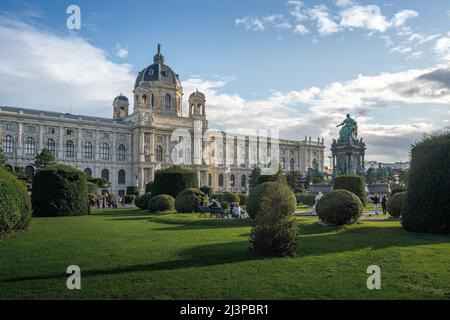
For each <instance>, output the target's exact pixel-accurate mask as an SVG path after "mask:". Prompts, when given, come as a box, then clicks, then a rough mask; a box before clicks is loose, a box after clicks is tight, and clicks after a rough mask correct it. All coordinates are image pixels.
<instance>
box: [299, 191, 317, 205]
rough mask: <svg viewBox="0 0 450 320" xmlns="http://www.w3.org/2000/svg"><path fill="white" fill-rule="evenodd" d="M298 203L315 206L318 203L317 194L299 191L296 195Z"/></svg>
mask: <svg viewBox="0 0 450 320" xmlns="http://www.w3.org/2000/svg"><path fill="white" fill-rule="evenodd" d="M295 198H296V199H297V203H298V204H300V203H301V204H304V205H307V206H308V207H313V206H314V205H315V204H316V195H315V194H313V193H306V192H304V193H297V194H296V195H295Z"/></svg>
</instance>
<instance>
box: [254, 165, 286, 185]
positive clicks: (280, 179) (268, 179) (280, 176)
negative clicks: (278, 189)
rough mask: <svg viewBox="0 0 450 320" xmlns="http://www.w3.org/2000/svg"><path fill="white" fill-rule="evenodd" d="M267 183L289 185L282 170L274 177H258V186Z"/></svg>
mask: <svg viewBox="0 0 450 320" xmlns="http://www.w3.org/2000/svg"><path fill="white" fill-rule="evenodd" d="M265 182H278V183H281V184H285V185H288V183H287V180H286V176H285V175H284V173H283V171H282V170H281V169H278V171H277V173H275V174H274V175H260V176H258V179H257V180H256V185H258V184H262V183H265Z"/></svg>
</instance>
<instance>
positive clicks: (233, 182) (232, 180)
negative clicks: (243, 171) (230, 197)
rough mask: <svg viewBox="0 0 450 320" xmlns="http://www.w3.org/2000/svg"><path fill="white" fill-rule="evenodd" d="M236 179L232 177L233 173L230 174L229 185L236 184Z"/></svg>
mask: <svg viewBox="0 0 450 320" xmlns="http://www.w3.org/2000/svg"><path fill="white" fill-rule="evenodd" d="M235 182H236V179H235V177H234V174H232V175H231V176H230V186H231V187H234V186H235V185H236V183H235Z"/></svg>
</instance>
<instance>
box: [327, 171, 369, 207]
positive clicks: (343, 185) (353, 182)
mask: <svg viewBox="0 0 450 320" xmlns="http://www.w3.org/2000/svg"><path fill="white" fill-rule="evenodd" d="M333 189H334V190H338V189H342V190H347V191H350V192H352V193H354V194H355V195H356V196H357V197H358V198H359V200H361V202H362V204H363V206H365V205H366V202H367V199H366V184H365V182H364V177H361V176H358V175H355V174H347V175H344V176H339V177H336V178H334V179H333Z"/></svg>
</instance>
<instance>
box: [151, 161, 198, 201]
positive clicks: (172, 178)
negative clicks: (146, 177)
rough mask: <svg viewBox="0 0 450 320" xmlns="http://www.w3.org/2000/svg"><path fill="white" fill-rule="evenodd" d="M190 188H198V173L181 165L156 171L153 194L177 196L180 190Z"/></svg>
mask: <svg viewBox="0 0 450 320" xmlns="http://www.w3.org/2000/svg"><path fill="white" fill-rule="evenodd" d="M188 188H198V178H197V174H196V173H195V172H194V171H192V170H190V169H185V168H182V167H180V166H172V167H170V168H167V169H164V170H158V171H156V173H155V180H154V182H153V188H152V194H153V195H154V196H157V195H159V194H168V195H171V196H172V197H176V196H177V195H178V194H179V193H180V192H182V191H183V190H185V189H188Z"/></svg>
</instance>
